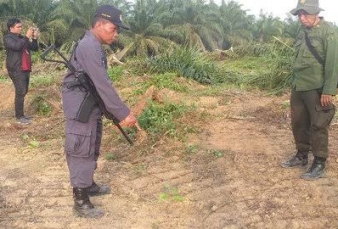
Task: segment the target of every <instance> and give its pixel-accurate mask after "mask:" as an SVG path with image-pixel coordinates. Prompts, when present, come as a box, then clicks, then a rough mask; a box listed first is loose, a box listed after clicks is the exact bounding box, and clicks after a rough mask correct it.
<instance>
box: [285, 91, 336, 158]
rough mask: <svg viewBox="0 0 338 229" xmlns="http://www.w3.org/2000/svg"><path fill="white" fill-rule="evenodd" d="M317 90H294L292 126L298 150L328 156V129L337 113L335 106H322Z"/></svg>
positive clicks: (323, 156)
mask: <svg viewBox="0 0 338 229" xmlns="http://www.w3.org/2000/svg"><path fill="white" fill-rule="evenodd" d="M320 97H321V93H320V92H318V91H317V90H311V91H295V90H292V92H291V98H290V105H291V126H292V133H293V136H294V139H295V143H296V147H297V150H299V151H302V152H305V151H312V153H313V155H314V156H317V157H322V158H327V156H328V138H329V136H328V135H329V134H328V129H329V125H330V122H331V120H332V118H333V116H334V114H335V106H334V105H333V104H331V105H329V106H325V107H323V106H321V104H320Z"/></svg>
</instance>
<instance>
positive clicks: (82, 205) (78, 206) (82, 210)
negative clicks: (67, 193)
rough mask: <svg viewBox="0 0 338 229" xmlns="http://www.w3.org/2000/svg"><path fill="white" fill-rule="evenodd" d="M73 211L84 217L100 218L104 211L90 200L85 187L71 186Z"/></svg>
mask: <svg viewBox="0 0 338 229" xmlns="http://www.w3.org/2000/svg"><path fill="white" fill-rule="evenodd" d="M73 198H74V212H75V213H76V214H77V215H78V216H80V217H84V218H100V217H102V216H103V214H104V212H103V211H102V210H100V209H97V208H95V207H94V205H93V204H92V203H91V202H90V200H89V196H88V193H87V190H86V189H85V188H73Z"/></svg>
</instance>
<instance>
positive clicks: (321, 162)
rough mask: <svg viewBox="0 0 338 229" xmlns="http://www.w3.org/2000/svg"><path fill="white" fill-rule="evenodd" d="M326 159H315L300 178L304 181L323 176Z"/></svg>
mask: <svg viewBox="0 0 338 229" xmlns="http://www.w3.org/2000/svg"><path fill="white" fill-rule="evenodd" d="M325 162H326V158H322V157H315V159H314V160H313V163H312V165H311V167H310V168H309V169H308V171H307V172H306V173H304V174H303V175H301V176H300V177H301V178H302V179H304V180H311V179H317V178H320V177H322V176H323V175H324V172H325Z"/></svg>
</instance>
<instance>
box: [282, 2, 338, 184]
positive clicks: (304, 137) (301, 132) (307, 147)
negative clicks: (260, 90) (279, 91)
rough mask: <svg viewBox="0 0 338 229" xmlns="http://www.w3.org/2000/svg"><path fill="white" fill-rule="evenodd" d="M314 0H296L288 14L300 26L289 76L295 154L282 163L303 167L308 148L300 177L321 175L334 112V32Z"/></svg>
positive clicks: (337, 74) (337, 42)
mask: <svg viewBox="0 0 338 229" xmlns="http://www.w3.org/2000/svg"><path fill="white" fill-rule="evenodd" d="M321 10H322V9H321V8H319V3H318V0H299V2H298V5H297V7H296V8H295V9H293V10H292V11H291V13H292V14H293V15H295V16H298V19H299V21H300V23H301V25H302V27H301V29H300V31H299V34H298V36H297V38H296V42H295V54H296V56H295V61H294V65H293V74H292V77H291V82H292V89H291V98H290V105H291V126H292V132H293V136H294V139H295V143H296V148H297V153H296V154H295V155H294V156H293V157H292V158H291V159H289V160H287V161H285V162H282V163H281V166H282V167H284V168H292V167H299V166H306V165H307V164H308V154H309V152H310V151H311V152H312V154H313V156H314V160H313V163H312V165H311V166H310V167H309V168H308V170H307V172H306V173H304V174H302V175H301V178H302V179H306V180H309V179H317V178H320V177H322V176H323V175H324V172H325V165H326V159H327V157H328V129H329V125H330V122H331V120H332V118H333V116H334V114H335V106H334V104H333V97H334V95H335V94H336V90H337V81H338V34H337V31H336V29H335V28H334V26H333V25H332V24H330V23H328V22H326V21H325V20H324V19H323V18H322V17H320V16H319V15H318V14H319V12H320V11H321Z"/></svg>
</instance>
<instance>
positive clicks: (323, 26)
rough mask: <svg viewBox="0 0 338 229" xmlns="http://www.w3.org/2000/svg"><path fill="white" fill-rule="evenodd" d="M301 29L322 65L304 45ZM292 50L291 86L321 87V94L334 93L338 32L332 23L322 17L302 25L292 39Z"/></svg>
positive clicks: (311, 88) (302, 87) (304, 89)
mask: <svg viewBox="0 0 338 229" xmlns="http://www.w3.org/2000/svg"><path fill="white" fill-rule="evenodd" d="M305 30H306V31H307V33H308V37H309V39H310V42H311V44H312V46H314V49H315V50H316V51H317V53H318V54H319V56H320V57H321V58H322V59H323V60H324V62H325V64H324V66H322V65H321V64H320V63H319V62H318V60H317V59H316V58H315V57H314V56H313V54H312V53H311V52H310V50H309V48H308V47H307V45H306V41H305V32H304V31H305ZM295 54H296V57H295V62H294V65H293V74H292V78H291V83H292V88H294V89H295V90H296V91H308V90H321V91H322V93H323V94H326V95H335V94H336V90H337V82H338V33H337V31H336V30H335V29H334V27H333V26H332V25H331V24H330V23H328V22H326V21H324V20H323V19H321V21H320V22H319V24H318V25H317V26H315V27H312V28H305V27H302V28H301V30H300V31H299V34H298V36H297V39H296V42H295Z"/></svg>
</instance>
